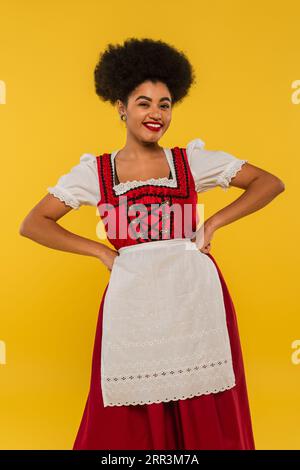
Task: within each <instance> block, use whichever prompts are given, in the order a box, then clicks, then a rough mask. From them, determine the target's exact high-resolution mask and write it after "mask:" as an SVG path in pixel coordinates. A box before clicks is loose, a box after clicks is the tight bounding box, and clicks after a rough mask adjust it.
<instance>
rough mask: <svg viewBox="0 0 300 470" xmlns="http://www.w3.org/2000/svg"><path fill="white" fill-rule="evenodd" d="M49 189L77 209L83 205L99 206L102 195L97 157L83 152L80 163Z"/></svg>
mask: <svg viewBox="0 0 300 470" xmlns="http://www.w3.org/2000/svg"><path fill="white" fill-rule="evenodd" d="M47 191H48V192H49V193H50V194H53V196H55V197H57V198H58V199H60V200H61V201H63V202H65V204H67V205H68V206H71V207H72V208H73V209H75V210H77V209H79V207H80V206H81V205H87V206H97V204H98V202H99V201H100V197H101V196H100V187H99V181H98V173H97V161H96V157H95V156H94V155H91V154H89V153H85V154H83V155H82V156H81V157H80V163H78V164H77V165H75V166H73V167H72V168H71V170H70V171H69V173H67V174H64V175H62V176H60V178H59V179H58V181H57V183H56V185H55V186H49V187H48V188H47Z"/></svg>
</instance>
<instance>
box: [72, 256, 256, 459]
mask: <svg viewBox="0 0 300 470" xmlns="http://www.w3.org/2000/svg"><path fill="white" fill-rule="evenodd" d="M207 256H209V257H210V258H211V259H212V261H213V262H214V264H215V266H216V268H217V270H218V274H219V277H220V281H221V285H222V289H223V296H224V304H225V310H226V320H227V328H228V333H229V338H230V344H231V353H232V361H233V368H234V372H235V377H236V385H235V387H233V388H231V389H229V390H225V391H222V392H219V393H211V394H208V395H200V396H196V397H192V398H187V399H186V400H177V401H170V402H166V403H165V402H164V403H153V404H150V405H129V406H108V407H105V408H104V406H103V400H102V394H101V380H100V371H101V364H100V361H101V337H102V315H103V305H104V299H105V294H106V291H107V287H108V285H107V286H106V288H105V290H104V293H103V296H102V300H101V304H100V309H99V316H98V323H97V330H96V337H95V343H94V351H93V360H92V374H91V383H90V391H89V395H88V398H87V401H86V405H85V409H84V413H83V417H82V420H81V423H80V426H79V430H78V433H77V436H76V439H75V442H74V445H73V450H229V449H233V450H254V449H255V444H254V437H253V431H252V423H251V415H250V409H249V402H248V395H247V385H246V378H245V372H244V364H243V356H242V349H241V344H240V339H239V332H238V324H237V318H236V313H235V309H234V305H233V302H232V299H231V297H230V294H229V291H228V288H227V285H226V283H225V281H224V278H223V276H222V274H221V272H220V269H219V267H218V265H217V263H216V261H215V259H214V258H213V256H212V255H211V254H210V253H208V254H207Z"/></svg>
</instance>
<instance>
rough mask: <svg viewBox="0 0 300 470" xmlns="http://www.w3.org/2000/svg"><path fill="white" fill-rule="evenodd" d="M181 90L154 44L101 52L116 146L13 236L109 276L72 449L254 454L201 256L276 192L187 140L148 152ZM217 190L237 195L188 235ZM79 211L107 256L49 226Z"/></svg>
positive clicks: (218, 282)
mask: <svg viewBox="0 0 300 470" xmlns="http://www.w3.org/2000/svg"><path fill="white" fill-rule="evenodd" d="M194 81H195V77H194V72H193V69H192V66H191V64H190V63H189V61H188V59H187V58H186V56H185V55H184V53H183V52H180V51H178V50H176V49H175V48H174V47H172V46H170V45H168V44H166V43H164V42H162V41H154V40H151V39H141V40H138V39H135V38H131V39H129V40H126V41H125V42H124V44H123V45H122V46H120V45H118V46H113V45H109V47H108V48H107V50H106V51H105V52H104V53H103V54H102V55H101V56H100V59H99V62H98V64H97V66H96V69H95V84H96V92H97V94H98V95H99V97H100V98H101V99H103V100H105V101H107V100H109V101H110V102H111V103H112V104H117V109H118V113H119V115H120V117H121V119H122V120H123V121H124V122H125V124H126V130H127V139H126V144H125V146H124V147H123V148H122V149H119V150H115V151H113V152H112V153H103V154H102V155H98V156H95V155H91V154H84V155H83V156H82V157H81V158H80V163H79V164H77V165H76V166H74V167H73V168H72V169H71V170H70V172H69V173H68V174H66V175H62V176H61V177H60V178H59V180H58V182H57V184H56V185H55V186H53V187H49V188H47V189H48V191H49V194H47V195H46V196H45V197H44V198H43V199H42V201H41V202H40V203H39V204H38V205H37V206H36V207H35V208H34V209H33V210H32V211H31V213H30V214H29V215H28V216H27V217H26V219H25V220H24V222H23V224H22V227H21V234H22V235H25V236H27V237H30V238H31V239H33V240H35V241H37V242H38V243H42V244H44V245H46V246H49V247H51V248H56V249H59V250H64V251H69V252H72V253H78V254H83V255H88V256H95V257H97V258H99V259H100V261H102V263H104V265H105V266H106V267H107V268H108V269H109V270H111V276H110V280H109V283H108V285H107V286H106V288H105V290H104V293H103V296H102V299H101V303H100V309H99V317H98V324H97V331H96V338H95V345H94V352H93V361H92V374H91V383H90V391H89V395H88V398H87V402H86V406H85V409H84V414H83V417H82V420H81V424H80V427H79V430H78V433H77V436H76V439H75V442H74V446H73V449H110V450H111V449H144V450H145V449H146V450H148V449H156V450H158V449H160V450H164V449H167V450H169V449H173V450H174V449H182V450H184V449H236V450H238V449H244V450H246V449H255V444H254V437H253V431H252V424H251V416H250V410H249V403H248V396H247V387H246V380H245V373H244V366H243V358H242V350H241V346H240V340H239V333H238V326H237V319H236V314H235V310H234V306H233V303H232V300H231V297H230V294H229V292H228V289H227V286H226V283H225V281H224V278H223V276H222V274H221V272H220V269H219V267H218V265H217V263H216V261H215V260H214V258H213V256H212V255H211V254H210V253H209V252H210V250H211V241H212V239H213V235H214V233H215V231H216V230H217V229H218V228H220V227H222V226H224V225H227V224H229V223H231V222H233V221H235V220H237V219H239V218H241V217H243V216H245V215H248V214H250V213H252V212H254V211H256V210H258V209H260V208H262V207H263V206H265V205H266V204H267V203H269V202H270V201H271V200H272V199H273V198H274V197H275V196H277V195H278V194H279V193H280V192H282V191H283V190H284V185H283V183H282V181H281V180H280V179H279V178H278V177H276V176H274V175H272V174H270V173H268V172H267V171H265V170H262V169H260V168H258V167H256V166H254V165H251V164H250V163H248V162H247V161H246V160H241V159H238V158H236V157H234V156H233V155H230V154H228V153H226V152H223V151H212V150H207V149H205V148H204V147H205V144H204V142H203V141H202V140H201V139H199V138H195V139H193V140H192V141H190V142H189V143H188V144H187V146H186V148H180V147H173V148H171V149H168V148H164V147H160V146H159V144H158V141H159V139H160V138H161V137H162V136H163V135H164V134H165V132H166V131H167V129H168V127H169V125H170V123H171V118H172V110H173V108H174V106H175V104H178V103H179V102H180V101H181V100H182V99H183V98H184V97H185V96H186V95H187V93H188V90H189V88H190V86H191V85H192V83H193V82H194ZM229 185H231V186H235V187H238V188H241V189H244V190H245V191H244V192H243V194H242V195H241V196H240V197H239V198H238V199H236V200H235V201H234V202H233V203H231V204H229V205H228V206H227V207H224V208H223V209H222V210H220V211H218V212H217V213H216V214H214V215H213V216H211V217H210V218H209V219H207V220H206V221H205V222H204V223H202V224H201V226H200V229H201V230H200V229H198V230H197V231H196V228H197V222H198V214H197V211H196V204H197V193H201V192H203V191H207V190H209V189H212V188H214V187H216V186H220V187H222V188H223V189H225V190H226V188H228V187H229ZM81 205H93V206H97V207H98V209H99V215H100V217H101V219H102V221H103V223H104V225H105V229H106V233H107V238H108V240H109V241H110V242H111V244H112V245H113V247H114V248H115V249H111V248H109V247H107V246H106V245H104V244H103V243H98V242H95V241H93V240H88V239H86V238H84V237H80V236H78V235H75V234H72V233H70V232H68V231H67V230H65V229H64V228H62V227H61V226H60V225H59V224H57V220H58V219H59V218H61V217H62V216H63V215H64V214H66V213H67V212H69V211H70V210H71V209H72V208H73V209H75V210H76V209H78V208H79V207H80V206H81ZM178 214H179V216H178Z"/></svg>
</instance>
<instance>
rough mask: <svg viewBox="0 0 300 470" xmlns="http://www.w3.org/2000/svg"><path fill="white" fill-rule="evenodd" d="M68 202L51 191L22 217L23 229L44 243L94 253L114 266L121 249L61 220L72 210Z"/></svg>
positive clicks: (28, 236) (23, 233) (30, 236)
mask: <svg viewBox="0 0 300 470" xmlns="http://www.w3.org/2000/svg"><path fill="white" fill-rule="evenodd" d="M71 210H72V207H70V206H68V205H66V204H65V203H64V202H62V201H60V200H59V199H58V198H57V197H55V196H53V195H52V194H47V195H46V196H45V197H44V198H43V199H41V200H40V201H39V202H38V204H37V205H36V206H35V207H33V209H32V210H31V211H30V212H29V214H28V215H27V216H26V217H25V219H24V220H23V221H22V223H21V226H20V229H19V233H20V235H22V236H24V237H27V238H30V239H31V240H34V241H36V242H37V243H40V244H41V245H44V246H47V247H49V248H53V249H55V250H61V251H67V252H70V253H76V254H79V255H86V256H94V257H96V258H98V259H100V260H101V261H102V262H103V263H104V264H105V266H107V267H108V269H109V270H111V267H112V264H113V260H114V257H115V256H117V255H118V252H116V251H114V250H111V249H110V248H109V247H107V246H106V245H104V243H100V242H96V241H94V240H90V239H88V238H85V237H81V236H80V235H76V234H75V233H72V232H70V231H69V230H66V229H65V228H63V227H62V226H61V225H59V224H58V223H57V221H58V220H59V219H60V218H62V217H63V216H64V215H65V214H67V213H68V212H70V211H71Z"/></svg>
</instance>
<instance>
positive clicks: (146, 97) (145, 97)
mask: <svg viewBox="0 0 300 470" xmlns="http://www.w3.org/2000/svg"><path fill="white" fill-rule="evenodd" d="M140 98H143V99H145V100H148V101H152V99H151V98H149V96H144V95H140V96H138V97H137V98H136V100H135V101H137V100H139V99H140ZM164 100H168V101H170V103H171V100H170V98H169V97H168V96H164V97H163V98H161V99H160V100H159V101H160V102H161V101H164Z"/></svg>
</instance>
